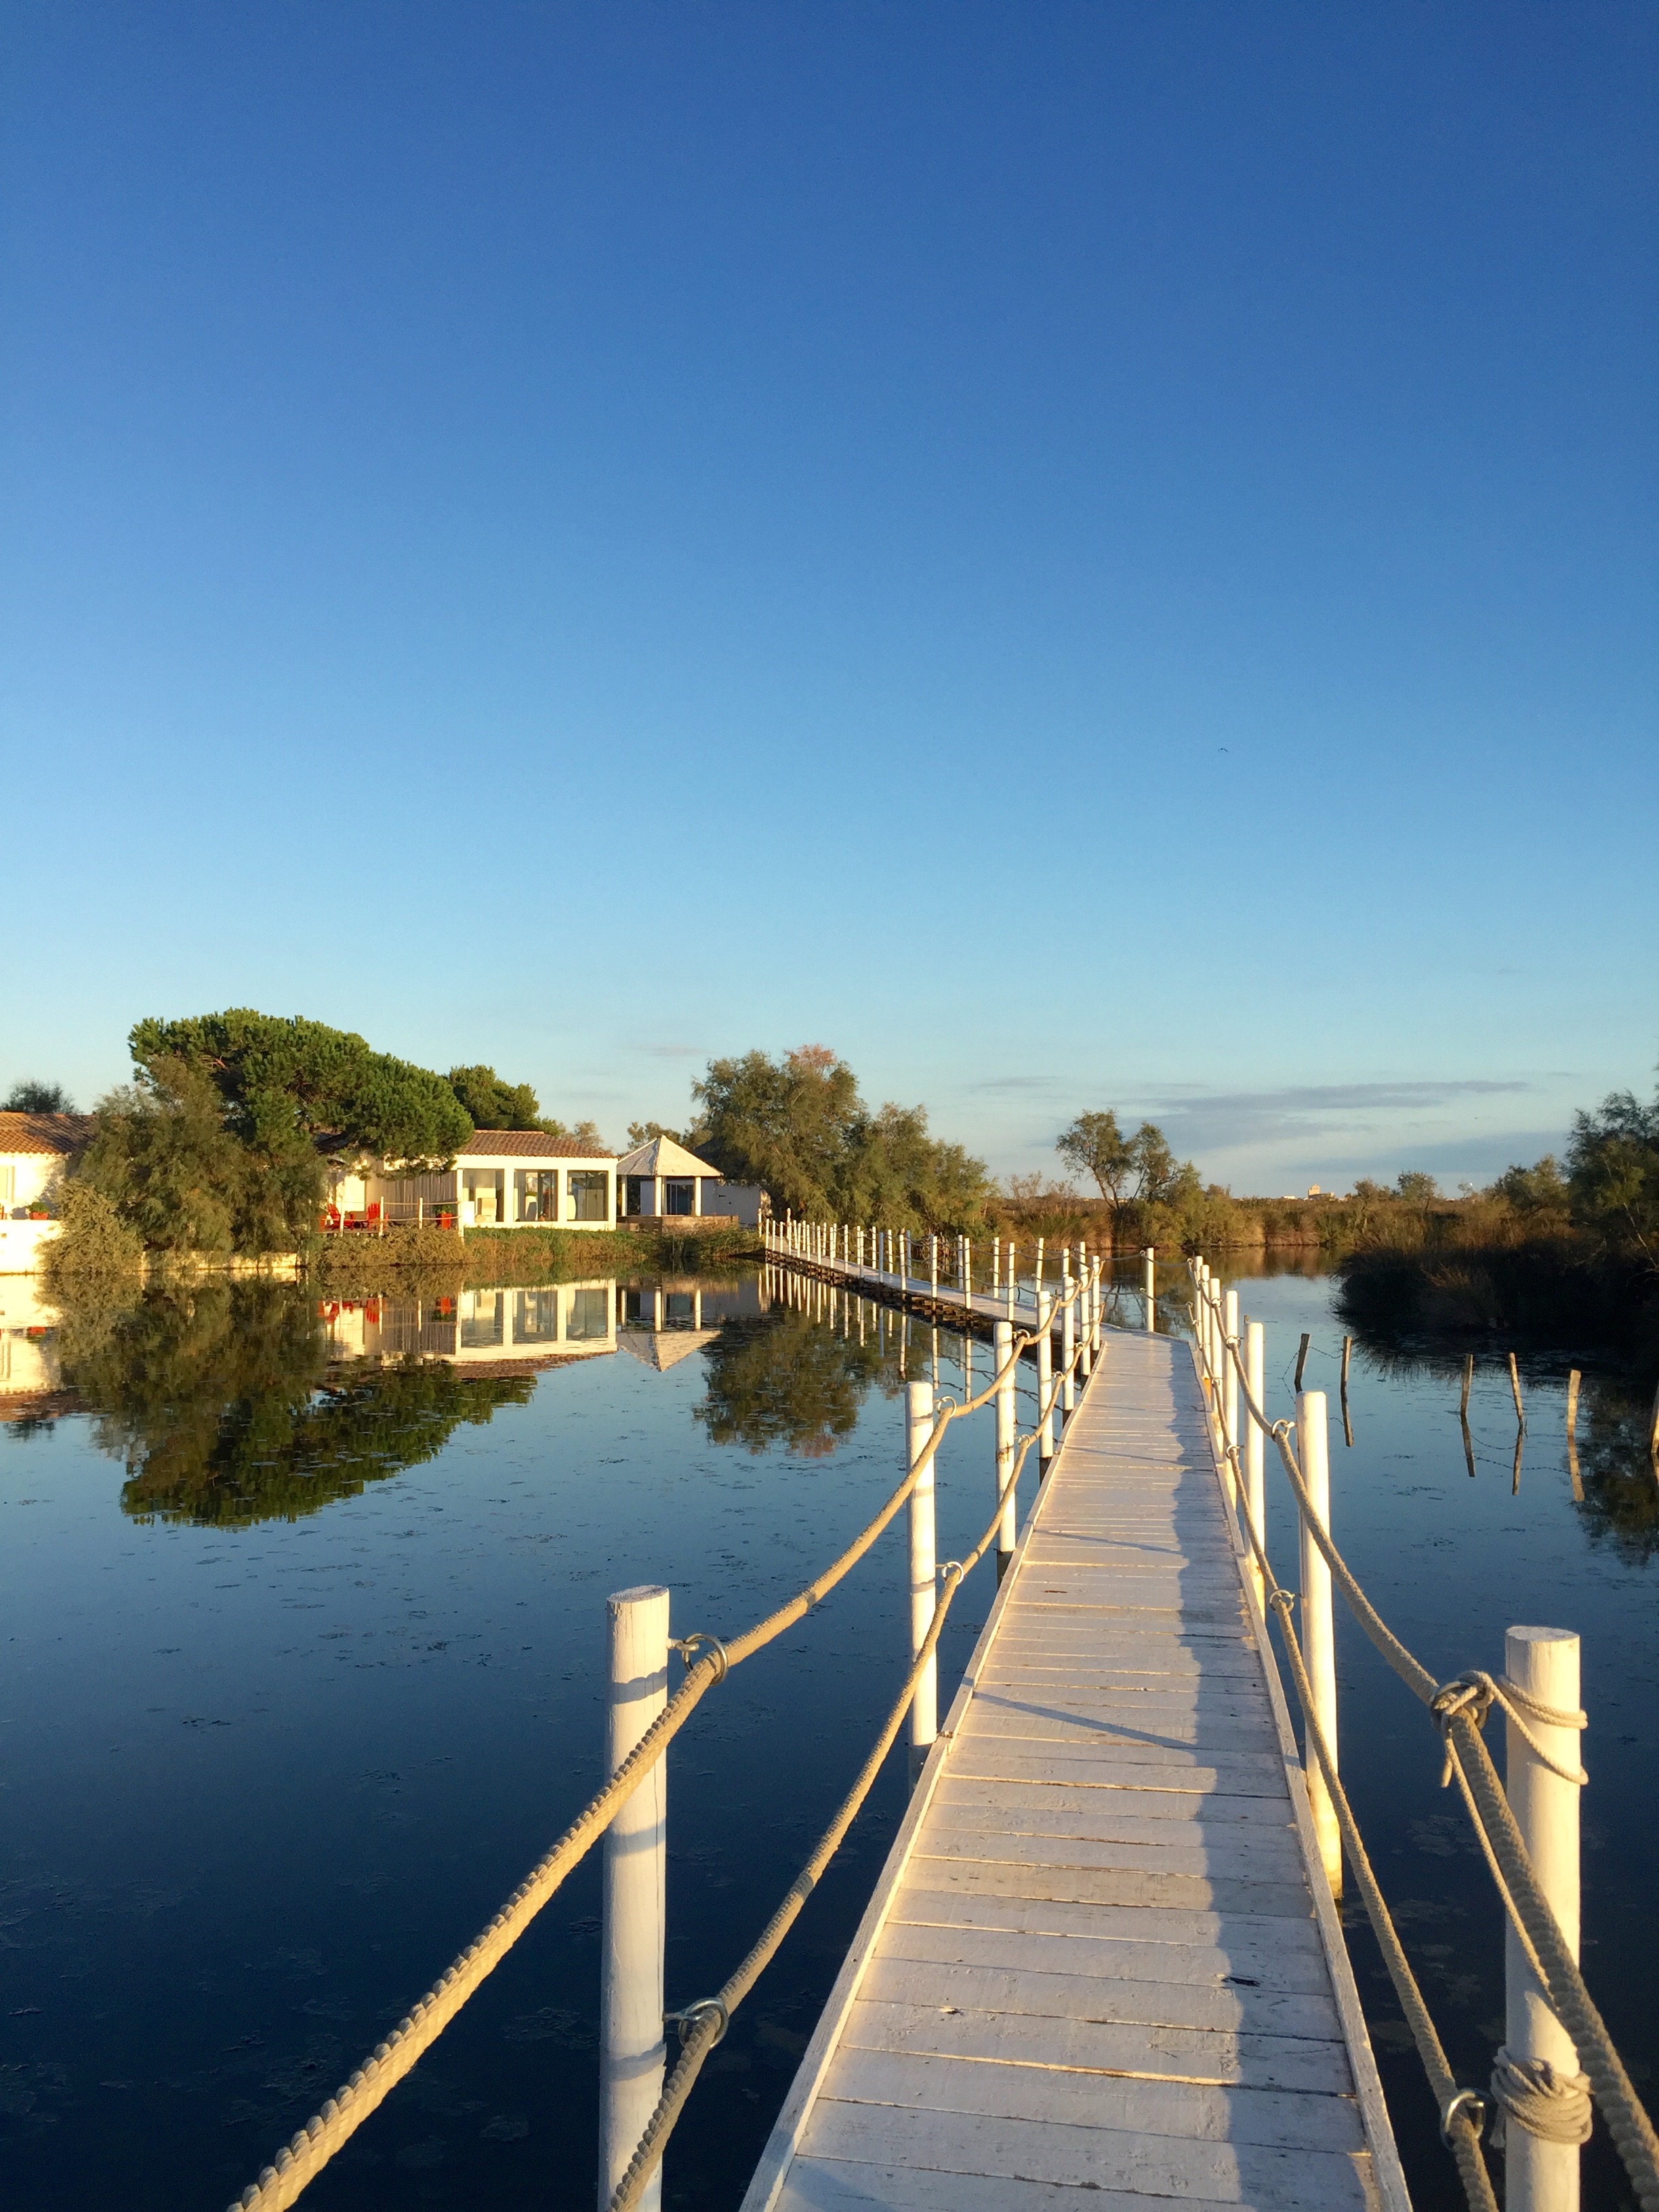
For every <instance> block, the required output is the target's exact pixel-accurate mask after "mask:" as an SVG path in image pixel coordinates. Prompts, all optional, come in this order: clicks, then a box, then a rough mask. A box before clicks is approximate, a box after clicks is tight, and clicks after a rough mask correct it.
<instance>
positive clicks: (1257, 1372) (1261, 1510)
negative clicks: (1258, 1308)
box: [1244, 1321, 1267, 1605]
mask: <svg viewBox="0 0 1659 2212" xmlns="http://www.w3.org/2000/svg"><path fill="white" fill-rule="evenodd" d="M1244 1375H1245V1379H1246V1381H1247V1382H1248V1383H1249V1386H1250V1395H1251V1397H1252V1398H1253V1399H1254V1400H1255V1402H1256V1404H1257V1405H1258V1406H1260V1407H1261V1409H1262V1411H1263V1413H1265V1412H1266V1411H1267V1392H1266V1376H1267V1333H1266V1331H1265V1330H1264V1329H1263V1328H1262V1326H1261V1322H1259V1321H1246V1322H1245V1324H1244ZM1244 1431H1245V1435H1244V1511H1245V1513H1246V1515H1247V1516H1248V1517H1249V1523H1250V1526H1251V1528H1254V1529H1255V1539H1256V1541H1257V1543H1259V1544H1260V1545H1261V1548H1262V1550H1263V1551H1264V1552H1265V1551H1266V1550H1267V1472H1266V1463H1265V1454H1266V1449H1267V1437H1266V1436H1265V1435H1264V1433H1263V1432H1262V1431H1261V1429H1259V1428H1258V1427H1257V1426H1256V1425H1255V1421H1254V1420H1252V1419H1251V1418H1250V1416H1249V1414H1248V1413H1247V1414H1246V1415H1245V1417H1244ZM1250 1579H1251V1581H1252V1582H1253V1583H1255V1601H1256V1603H1257V1604H1258V1605H1265V1603H1266V1602H1267V1584H1266V1583H1264V1582H1263V1581H1262V1579H1261V1568H1260V1567H1259V1566H1257V1565H1256V1564H1255V1553H1252V1554H1251V1556H1250Z"/></svg>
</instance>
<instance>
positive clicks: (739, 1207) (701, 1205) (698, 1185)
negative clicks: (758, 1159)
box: [617, 1137, 770, 1229]
mask: <svg viewBox="0 0 1659 2212" xmlns="http://www.w3.org/2000/svg"><path fill="white" fill-rule="evenodd" d="M769 1211H770V1207H769V1203H768V1200H767V1197H766V1194H765V1192H764V1191H763V1190H762V1189H761V1188H760V1187H759V1186H758V1184H756V1183H737V1182H726V1179H725V1177H724V1176H722V1175H721V1174H720V1171H719V1170H718V1169H716V1168H712V1167H710V1165H709V1164H708V1161H707V1160H700V1159H699V1158H697V1156H696V1153H695V1152H687V1151H686V1149H685V1146H684V1145H677V1144H676V1143H675V1141H674V1139H672V1138H671V1137H653V1138H652V1139H651V1140H650V1142H649V1143H648V1144H644V1145H636V1146H635V1148H634V1150H633V1151H632V1152H624V1153H623V1157H622V1158H621V1159H619V1160H618V1161H617V1219H618V1221H623V1222H632V1223H636V1224H637V1225H639V1226H640V1227H641V1228H652V1229H654V1228H659V1227H660V1226H661V1225H663V1224H664V1223H665V1222H670V1221H671V1222H673V1223H674V1224H675V1225H684V1223H685V1222H686V1221H687V1220H694V1221H696V1220H705V1219H706V1220H718V1221H727V1222H741V1223H742V1224H743V1225H744V1227H745V1228H749V1229H753V1228H754V1227H756V1226H757V1224H758V1223H759V1220H760V1218H761V1215H762V1213H763V1212H769Z"/></svg>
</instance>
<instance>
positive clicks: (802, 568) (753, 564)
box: [0, 0, 1659, 1191]
mask: <svg viewBox="0 0 1659 2212" xmlns="http://www.w3.org/2000/svg"><path fill="white" fill-rule="evenodd" d="M8 42H9V62H8V65H7V70H6V73H5V76H4V79H3V84H0V142H3V151H0V283H3V315H0V325H3V329H0V377H3V392H4V406H3V430H0V496H3V500H4V504H5V510H6V513H7V514H8V517H9V523H8V526H7V528H6V530H5V532H4V533H3V543H0V601H3V608H0V716H3V721H0V752H3V757H4V776H3V788H4V791H5V793H6V798H5V802H4V811H5V817H6V818H5V823H4V836H3V849H4V852H5V854H6V864H5V877H6V898H5V911H6V914H7V917H8V921H9V959H8V960H7V962H6V963H5V981H4V984H3V987H0V1083H4V1082H8V1081H9V1079H11V1078H12V1077H14V1076H15V1075H18V1074H22V1073H40V1074H42V1075H45V1076H49V1077H55V1078H58V1079H64V1080H65V1081H67V1082H68V1083H69V1084H70V1086H71V1088H72V1089H73V1090H74V1091H76V1094H77V1096H78V1097H79V1098H80V1099H81V1100H82V1102H83V1103H84V1102H85V1101H86V1100H88V1099H89V1098H90V1097H92V1096H93V1095H94V1094H95V1093H96V1092H97V1091H99V1090H100V1089H101V1088H102V1087H104V1086H105V1085H107V1084H109V1083H111V1082H112V1081H114V1080H117V1079H119V1078H120V1077H121V1076H122V1075H123V1073H124V1072H125V1049H124V1039H125V1033H126V1030H127V1029H128V1028H129V1026H130V1025H131V1023H132V1021H133V1020H134V1019H136V1018H137V1017H139V1016H141V1015H144V1014H149V1013H166V1014H181V1013H188V1012H202V1011H206V1010H208V1009H210V1008H214V1007H218V1006H225V1005H234V1004H241V1005H253V1006H260V1007H263V1008H265V1009H266V1010H268V1011H270V1012H303V1013H307V1014H310V1015H313V1016H314V1017H317V1018H320V1019H323V1020H327V1021H331V1022H335V1023H337V1024H341V1025H342V1026H345V1027H349V1028H353V1029H356V1030H362V1032H363V1033H364V1034H365V1035H366V1036H368V1037H369V1038H370V1040H371V1041H372V1042H374V1043H375V1044H376V1045H379V1046H381V1047H383V1048H386V1049H388V1050H392V1051H396V1052H398V1053H402V1054H406V1055H407V1056H408V1057H410V1058H411V1059H414V1060H419V1061H422V1062H423V1063H425V1064H428V1065H433V1066H448V1065H450V1064H451V1063H453V1062H454V1061H457V1060H464V1061H473V1060H490V1061H493V1062H494V1063H495V1066H497V1067H498V1068H500V1069H501V1071H502V1072H503V1073H506V1074H508V1075H510V1076H511V1077H512V1078H513V1079H524V1078H528V1079H530V1080H532V1081H533V1082H534V1083H535V1084H536V1085H537V1087H538V1090H539V1091H540V1092H541V1095H542V1097H543V1100H544V1105H545V1106H546V1107H547V1109H549V1110H551V1111H555V1112H558V1113H560V1114H562V1115H566V1116H567V1117H575V1116H578V1115H587V1114H592V1115H595V1116H596V1117H597V1118H598V1119H599V1122H600V1124H601V1126H602V1127H605V1129H606V1130H607V1131H608V1132H609V1133H611V1135H612V1137H613V1139H620V1137H621V1134H622V1131H623V1126H624V1125H625V1123H626V1122H627V1121H629V1119H631V1118H635V1117H646V1116H652V1117H656V1118H659V1119H662V1120H665V1121H678V1120H679V1119H680V1118H681V1117H682V1116H683V1115H684V1113H685V1111H686V1109H687V1103H688V1100H687V1092H688V1085H689V1084H690V1080H691V1079H692V1078H693V1077H694V1076H695V1074H696V1073H697V1072H698V1070H699V1069H700V1067H701V1066H702V1063H703V1062H704V1061H705V1060H707V1059H708V1057H709V1056H710V1055H711V1054H716V1053H725V1052H732V1051H741V1050H744V1049H746V1048H749V1047H750V1046H761V1047H763V1048H766V1049H768V1050H772V1051H776V1050H781V1049H782V1048H785V1047H787V1046H789V1045H792V1044H795V1043H799V1042H808V1041H822V1042H826V1043H829V1044H830V1045H832V1046H833V1047H835V1048H836V1049H837V1050H838V1051H840V1052H841V1053H842V1054H843V1055H844V1056H845V1057H846V1058H847V1059H848V1060H850V1061H851V1063H852V1064H853V1066H854V1067H855V1068H856V1069H857V1070H858V1072H859V1073H860V1078H861V1079H862V1081H863V1083H864V1085H865V1088H866V1092H867V1093H868V1095H870V1096H871V1097H872V1098H876V1099H879V1098H884V1097H894V1098H898V1099H901V1100H902V1101H904V1102H906V1103H913V1102H916V1101H922V1102H925V1103H927V1106H928V1108H929V1109H930V1111H931V1113H932V1115H933V1122H934V1126H935V1127H937V1128H938V1129H939V1131H940V1132H941V1133H945V1134H948V1135H951V1136H953V1137H958V1138H961V1139H964V1140H966V1141H967V1142H968V1143H969V1144H970V1145H971V1146H973V1147H974V1148H975V1149H976V1150H978V1151H980V1152H983V1153H984V1154H985V1155H986V1156H987V1158H989V1159H990V1160H991V1162H992V1164H993V1165H994V1167H996V1168H997V1169H998V1170H1000V1171H1003V1172H1029V1171H1030V1170H1033V1169H1036V1168H1046V1167H1049V1166H1052V1165H1053V1164H1054V1156H1053V1153H1052V1150H1051V1146H1052V1140H1053V1137H1054V1132H1055V1130H1056V1129H1057V1128H1058V1127H1060V1125H1061V1124H1062V1123H1063V1122H1064V1121H1066V1119H1068V1118H1069V1116H1070V1115H1071V1114H1072V1113H1073V1112H1074V1111H1076V1110H1077V1109H1079V1108H1081V1107H1086V1106H1099V1105H1115V1106H1116V1107H1117V1108H1119V1109H1120V1110H1121V1111H1122V1112H1124V1113H1125V1114H1127V1115H1131V1116H1137V1117H1138V1116H1139V1115H1153V1116H1154V1117H1155V1118H1157V1119H1158V1120H1159V1121H1162V1122H1163V1123H1164V1126H1165V1127H1166V1128H1167V1129H1168V1131H1169V1133H1170V1136H1171V1138H1172V1139H1174V1141H1175V1142H1176V1144H1177V1146H1178V1147H1179V1148H1180V1149H1181V1150H1182V1152H1190V1153H1191V1154H1192V1156H1193V1157H1194V1158H1196V1159H1197V1161H1198V1162H1199V1164H1200V1167H1201V1168H1202V1169H1203V1170H1205V1171H1206V1174H1207V1175H1212V1176H1217V1177H1219V1178H1221V1179H1224V1180H1226V1181H1229V1182H1231V1184H1232V1185H1233V1187H1234V1188H1237V1189H1238V1190H1241V1191H1243V1190H1275V1191H1276V1190H1280V1189H1283V1190H1291V1189H1294V1188H1301V1187H1304V1185H1305V1184H1306V1183H1307V1182H1310V1181H1313V1180H1319V1181H1322V1182H1325V1183H1327V1184H1330V1183H1333V1182H1334V1183H1337V1184H1339V1185H1340V1184H1341V1183H1342V1182H1345V1181H1346V1180H1347V1179H1348V1178H1350V1177H1352V1176H1353V1175H1355V1174H1358V1173H1361V1172H1368V1171H1369V1172H1379V1171H1380V1172H1386V1173H1388V1174H1390V1175H1392V1174H1393V1173H1395V1172H1396V1171H1397V1170H1398V1169H1399V1168H1401V1167H1402V1166H1407V1165H1410V1166H1427V1167H1430V1168H1431V1169H1433V1170H1435V1171H1436V1172H1437V1173H1438V1174H1440V1175H1441V1176H1443V1179H1444V1180H1445V1182H1447V1184H1448V1185H1449V1186H1455V1183H1456V1182H1458V1181H1459V1180H1460V1179H1462V1178H1464V1177H1469V1178H1472V1179H1474V1180H1481V1179H1484V1178H1485V1177H1486V1176H1490V1175H1491V1174H1492V1172H1494V1171H1495V1170H1497V1169H1498V1168H1501V1167H1502V1166H1503V1165H1504V1164H1505V1163H1506V1162H1507V1161H1508V1160H1510V1159H1511V1158H1531V1157H1534V1155H1535V1154H1536V1153H1537V1152H1541V1151H1542V1150H1544V1149H1545V1148H1546V1147H1547V1146H1552V1145H1557V1144H1559V1140H1560V1136H1561V1133H1562V1131H1563V1129H1564V1127H1565V1123H1566V1121H1567V1118H1568V1115H1569V1112H1570V1109H1571V1107H1572V1106H1573V1105H1575V1104H1577V1103H1586V1102H1589V1101H1592V1100H1594V1099H1595V1098H1596V1097H1599V1096H1601V1093H1602V1092H1604V1091H1607V1090H1608V1089H1610V1088H1612V1087H1614V1086H1621V1087H1622V1086H1625V1085H1633V1086H1635V1087H1637V1088H1638V1089H1639V1090H1642V1091H1646V1090H1647V1089H1648V1088H1649V1087H1650V1083H1651V1080H1652V1070H1653V1066H1654V1063H1655V1060H1656V1057H1659V1007H1656V988H1655V986H1656V980H1659V921H1656V915H1659V900H1656V897H1655V882H1656V869H1655V865H1654V854H1655V832H1656V823H1659V743H1656V732H1655V715H1654V708H1655V696H1656V693H1655V660H1656V640H1659V625H1656V619H1655V617H1656V592H1655V557H1654V556H1655V532H1654V481H1655V466H1654V465H1655V458H1656V452H1655V448H1656V429H1655V424H1656V413H1655V397H1656V394H1655V362H1656V349H1655V338H1656V313H1655V306H1654V294H1653V285H1652V269H1653V260H1654V248H1655V243H1656V240H1655V231H1656V219H1655V210H1656V205H1659V201H1656V192H1655V185H1656V170H1659V160H1656V144H1655V126H1654V119H1653V118H1654V116H1655V113H1656V105H1655V100H1656V92H1659V16H1656V15H1655V14H1654V12H1653V10H1652V9H1651V8H1650V7H1649V6H1647V5H1645V4H1643V5H1628V6H1626V5H1619V6H1601V5H1596V4H1593V0H1576V4H1575V5H1574V6H1572V7H1571V8H1562V7H1559V6H1557V5H1553V4H1552V5H1542V6H1532V5H1504V6H1501V7H1494V6H1488V5H1481V4H1462V0H1460V4H1456V5H1451V4H1448V5H1443V6H1425V7H1412V6H1392V5H1386V4H1385V5H1378V6H1376V7H1367V8H1364V9H1331V8H1329V7H1327V6H1323V5H1306V6H1304V5H1290V4H1284V5H1279V4H1272V3H1271V0H1267V3H1266V4H1263V5H1261V6H1258V7H1249V8H1244V7H1240V6H1237V5H1236V4H1231V0H1230V3H1229V4H1225V5H1218V6H1207V5H1188V4H1182V3H1181V0H1172V4H1169V5H1164V6H1160V7H1158V8H1146V7H1142V6H1139V5H1110V4H1091V5H1071V4H1066V0H1045V4H1044V5H1043V6H1042V7H1040V8H1033V7H1030V6H1029V5H1025V4H1020V5H998V6H987V5H980V4H975V0H951V4H949V5H929V6H923V5H904V4H892V0H887V3H886V4H882V5H879V6H858V5H836V4H812V5H804V4H802V5H787V4H785V5H779V4H769V5H757V6H733V5H718V4H710V5H701V6H700V5H694V4H690V0H686V4H678V5H672V6H667V5H664V6H639V5H630V4H627V0H619V4H615V5H611V6H607V7H605V8H593V7H579V8H565V7H560V6H553V5H544V6H530V5H517V4H514V5H506V4H491V0H472V4H469V5H467V6H465V7H461V6H459V5H452V6H444V7H438V6H423V5H421V4H418V0H398V4H396V5H384V6H383V5H371V4H352V0H343V4H329V5H322V4H287V5H282V6H277V5H271V4H258V0H252V4H237V5H211V6H209V5H200V6H197V5H167V4H161V5H154V6H143V7H140V6H121V7H101V6H87V5H76V4H74V0H51V4H38V5H33V6H31V5H27V4H25V5H20V6H19V7H17V8H16V9H14V10H13V11H12V14H11V15H10V17H9V28H8Z"/></svg>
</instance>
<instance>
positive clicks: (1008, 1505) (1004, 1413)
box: [991, 1321, 1018, 1559]
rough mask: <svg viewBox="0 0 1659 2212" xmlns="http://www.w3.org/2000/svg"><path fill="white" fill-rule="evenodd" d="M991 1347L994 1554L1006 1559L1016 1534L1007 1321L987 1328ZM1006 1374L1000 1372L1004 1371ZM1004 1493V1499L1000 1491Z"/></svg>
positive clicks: (1011, 1345) (1011, 1373) (1010, 1325)
mask: <svg viewBox="0 0 1659 2212" xmlns="http://www.w3.org/2000/svg"><path fill="white" fill-rule="evenodd" d="M991 1340H992V1344H993V1346H994V1352H993V1355H992V1356H993V1357H994V1359H995V1361H996V1370H997V1373H998V1374H999V1375H1000V1376H1002V1380H1001V1381H1000V1383H998V1384H997V1395H996V1414H997V1488H996V1494H997V1496H998V1497H999V1498H1002V1519H1001V1522H1000V1524H999V1526H998V1528H997V1552H998V1554H999V1558H1000V1559H1007V1558H1008V1556H1009V1554H1010V1553H1012V1550H1013V1548H1014V1540H1015V1537H1016V1535H1017V1534H1018V1530H1017V1529H1016V1527H1015V1513H1014V1493H1013V1492H1012V1490H1011V1489H1009V1487H1008V1486H1009V1484H1010V1483H1011V1482H1012V1480H1013V1474H1014V1325H1013V1323H1012V1322H1011V1321H1000V1322H993V1324H992V1328H991ZM1005 1368H1006V1370H1007V1372H1006V1374H1004V1373H1003V1370H1004V1369H1005ZM1004 1492H1007V1494H1006V1497H1005V1496H1004V1494H1003V1493H1004Z"/></svg>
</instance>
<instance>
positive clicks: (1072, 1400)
mask: <svg viewBox="0 0 1659 2212" xmlns="http://www.w3.org/2000/svg"><path fill="white" fill-rule="evenodd" d="M1072 1288H1073V1283H1072V1248H1071V1246H1070V1245H1069V1244H1068V1245H1067V1246H1066V1249H1065V1252H1064V1254H1063V1255H1062V1256H1061V1260H1060V1301H1061V1310H1060V1411H1061V1412H1062V1413H1075V1412H1076V1411H1077V1364H1076V1363H1077V1300H1076V1299H1075V1298H1073V1297H1071V1296H1070V1295H1069V1293H1070V1291H1071V1290H1072Z"/></svg>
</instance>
